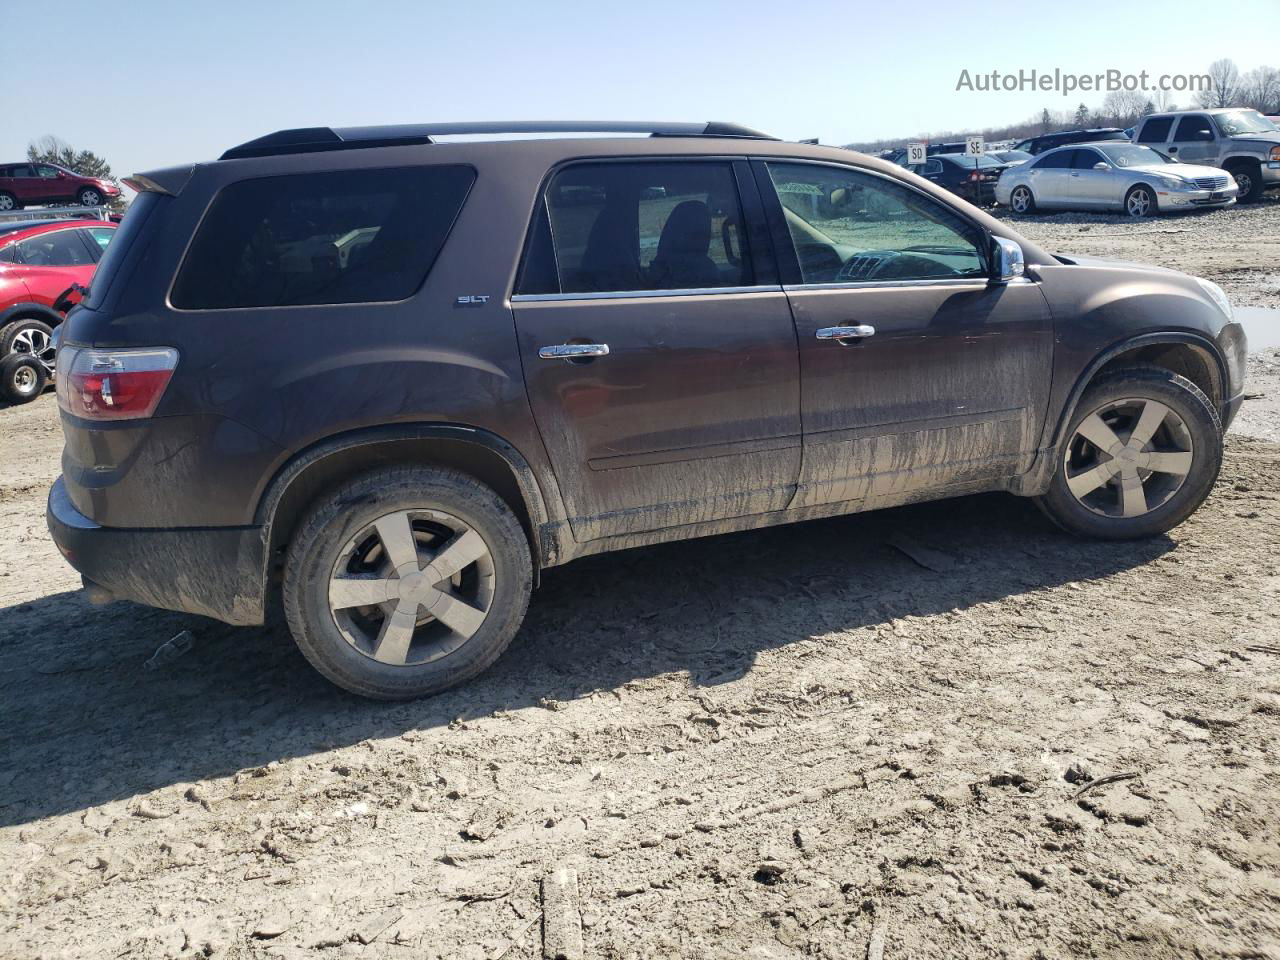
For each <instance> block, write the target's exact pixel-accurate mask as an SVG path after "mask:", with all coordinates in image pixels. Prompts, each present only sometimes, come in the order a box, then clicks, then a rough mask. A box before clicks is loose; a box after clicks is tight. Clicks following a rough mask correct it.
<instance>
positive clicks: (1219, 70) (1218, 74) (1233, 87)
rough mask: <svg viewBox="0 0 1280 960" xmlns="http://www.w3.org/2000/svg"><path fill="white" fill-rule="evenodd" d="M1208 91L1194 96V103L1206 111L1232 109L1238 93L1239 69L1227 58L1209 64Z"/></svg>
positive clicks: (1202, 91)
mask: <svg viewBox="0 0 1280 960" xmlns="http://www.w3.org/2000/svg"><path fill="white" fill-rule="evenodd" d="M1208 73H1209V89H1208V90H1201V91H1199V92H1198V93H1197V94H1196V103H1198V104H1199V105H1200V106H1202V107H1204V108H1206V109H1213V108H1214V107H1234V106H1235V105H1236V97H1237V96H1239V93H1240V69H1239V68H1238V67H1237V66H1236V62H1235V61H1234V60H1232V59H1230V58H1229V57H1223V58H1222V59H1221V60H1215V61H1213V63H1211V64H1209V71H1208Z"/></svg>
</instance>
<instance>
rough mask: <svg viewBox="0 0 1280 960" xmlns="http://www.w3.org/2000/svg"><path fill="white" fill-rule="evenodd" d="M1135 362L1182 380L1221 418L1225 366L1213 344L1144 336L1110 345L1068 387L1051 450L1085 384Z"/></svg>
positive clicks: (1188, 337)
mask: <svg viewBox="0 0 1280 960" xmlns="http://www.w3.org/2000/svg"><path fill="white" fill-rule="evenodd" d="M1135 363H1150V364H1153V365H1155V366H1159V367H1163V368H1165V369H1166V370H1169V371H1170V372H1172V373H1176V374H1178V375H1179V376H1183V377H1186V378H1187V379H1188V380H1190V381H1191V382H1192V383H1194V384H1195V385H1196V386H1197V387H1198V388H1199V389H1200V390H1201V392H1203V393H1204V395H1205V396H1206V397H1208V398H1209V401H1210V402H1211V403H1212V404H1213V405H1214V409H1215V410H1216V411H1217V413H1218V415H1219V416H1222V412H1223V405H1224V404H1225V403H1226V400H1227V399H1228V398H1227V396H1226V384H1227V382H1228V378H1227V364H1226V361H1225V360H1223V358H1222V356H1221V355H1220V354H1219V353H1218V350H1217V348H1216V347H1215V346H1214V344H1213V342H1212V341H1211V340H1209V339H1208V338H1206V337H1200V336H1197V335H1195V334H1190V333H1153V334H1145V335H1143V336H1139V337H1134V338H1132V339H1129V340H1124V341H1121V342H1120V343H1116V344H1112V345H1111V346H1110V347H1108V348H1107V349H1106V350H1104V351H1102V352H1101V353H1099V354H1098V355H1097V356H1096V357H1094V359H1093V361H1092V362H1091V363H1090V364H1089V366H1088V367H1086V368H1085V369H1084V371H1083V372H1082V373H1081V374H1080V375H1079V376H1078V377H1077V378H1076V382H1075V386H1074V387H1072V389H1071V394H1070V396H1068V398H1067V402H1066V403H1065V404H1064V405H1063V409H1062V413H1061V415H1060V416H1059V418H1058V423H1057V425H1056V426H1055V427H1054V433H1053V442H1052V443H1051V444H1050V447H1051V448H1052V449H1053V450H1055V451H1056V450H1057V448H1058V447H1059V446H1060V445H1061V444H1062V442H1063V441H1064V440H1065V439H1066V438H1065V437H1064V436H1063V434H1064V433H1065V431H1066V428H1067V425H1068V424H1069V423H1070V421H1071V418H1072V417H1073V416H1075V411H1076V407H1077V406H1078V405H1079V403H1080V398H1081V397H1082V396H1083V395H1084V392H1085V391H1086V390H1087V389H1088V388H1089V385H1090V384H1091V383H1093V382H1094V381H1095V380H1097V379H1098V377H1099V376H1100V375H1102V374H1103V373H1104V372H1105V371H1108V370H1112V369H1115V368H1116V367H1122V366H1131V365H1133V364H1135Z"/></svg>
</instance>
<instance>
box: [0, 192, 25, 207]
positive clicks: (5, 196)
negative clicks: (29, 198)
mask: <svg viewBox="0 0 1280 960" xmlns="http://www.w3.org/2000/svg"><path fill="white" fill-rule="evenodd" d="M21 209H22V204H20V203H19V202H18V198H17V197H15V196H14V195H13V194H12V193H5V192H3V191H0V211H5V210H21Z"/></svg>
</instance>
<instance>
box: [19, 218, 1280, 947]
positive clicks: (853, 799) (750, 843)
mask: <svg viewBox="0 0 1280 960" xmlns="http://www.w3.org/2000/svg"><path fill="white" fill-rule="evenodd" d="M1278 201H1280V198H1276V197H1272V198H1270V199H1268V200H1266V201H1265V202H1263V203H1261V204H1258V205H1254V206H1252V207H1250V208H1247V209H1245V208H1232V209H1227V210H1222V211H1217V212H1212V213H1203V214H1195V215H1191V216H1184V217H1171V218H1163V219H1161V220H1158V221H1145V222H1136V223H1135V222H1130V221H1127V220H1125V219H1124V218H1122V217H1119V216H1111V215H1100V214H1057V215H1048V216H1035V217H1020V218H1017V221H1016V227H1017V229H1018V230H1020V231H1022V232H1024V233H1025V234H1026V235H1027V236H1028V237H1030V238H1032V239H1034V240H1036V241H1038V242H1040V243H1041V244H1042V245H1043V246H1045V247H1046V248H1048V249H1051V250H1056V251H1062V252H1074V253H1080V254H1097V255H1104V256H1112V257H1119V258H1123V259H1130V260H1135V261H1141V262H1147V263H1158V264H1162V265H1165V266H1170V267H1174V268H1176V269H1180V270H1185V271H1188V272H1190V273H1194V274H1198V275H1200V276H1204V277H1207V278H1209V279H1212V280H1214V281H1216V282H1218V283H1220V284H1221V285H1222V286H1223V287H1224V288H1225V289H1226V291H1227V292H1228V294H1229V295H1230V296H1231V298H1232V299H1233V301H1235V302H1236V303H1237V304H1239V305H1247V306H1255V307H1264V308H1265V307H1270V308H1276V307H1280V202H1278ZM1251 366H1252V372H1253V378H1252V381H1251V387H1250V392H1251V393H1265V394H1267V396H1266V397H1263V398H1261V399H1256V400H1252V401H1250V403H1249V404H1247V405H1246V407H1245V411H1244V413H1243V414H1242V416H1241V418H1240V420H1239V421H1238V423H1237V426H1236V430H1235V432H1233V434H1232V435H1231V436H1230V437H1229V440H1228V447H1227V457H1226V463H1225V467H1224V469H1223V473H1222V476H1221V479H1220V480H1219V482H1218V485H1217V487H1216V489H1215V492H1214V493H1213V495H1212V496H1211V497H1210V499H1209V501H1208V502H1207V503H1206V505H1205V506H1204V507H1203V508H1202V509H1201V510H1200V511H1199V512H1198V513H1197V514H1196V515H1195V516H1194V517H1192V519H1191V520H1190V521H1189V522H1187V523H1185V524H1184V525H1182V526H1180V527H1178V528H1177V529H1175V530H1174V531H1173V532H1172V533H1170V534H1169V535H1167V536H1162V537H1159V538H1156V539H1154V540H1149V541H1144V542H1136V543H1121V544H1116V543H1100V542H1085V541H1081V540H1076V539H1072V538H1069V537H1067V536H1065V535H1063V534H1060V533H1058V532H1057V531H1056V530H1055V529H1054V528H1052V527H1051V526H1050V525H1049V523H1048V522H1047V521H1046V520H1044V519H1043V518H1042V517H1041V516H1040V515H1039V514H1038V513H1037V511H1036V510H1035V509H1034V507H1033V506H1032V505H1031V504H1030V503H1028V502H1026V501H1023V500H1018V499H1014V498H1011V497H1005V496H995V495H992V496H983V497H977V498H970V499H966V500H960V501H948V502H942V503H935V504H927V505H923V506H917V507H908V508H900V509H896V510H892V511H888V512H882V513H875V514H867V515H862V516H853V517H848V518H844V519H838V520H830V521H819V522H813V523H808V524H802V525H798V526H793V527H784V528H778V529H774V530H768V531H762V532H757V533H750V534H740V535H731V536H725V537H719V538H714V539H710V540H704V541H693V542H688V543H680V544H673V545H668V546H663V547H656V548H648V549H643V550H637V551H631V552H624V553H618V554H612V555H608V556H602V557H596V558H591V559H587V560H583V561H579V562H576V563H573V564H570V565H568V566H566V567H562V568H557V569H553V570H551V571H549V572H548V573H547V574H546V575H545V578H544V585H543V589H542V590H541V591H539V592H538V593H537V594H536V595H535V597H534V600H533V605H532V607H531V609H530V613H529V617H528V620H527V621H526V625H525V627H524V629H523V631H522V633H521V635H520V637H519V638H518V639H517V641H516V644H515V646H514V647H513V648H512V650H511V652H510V653H509V655H507V656H506V657H505V658H504V659H503V660H502V661H501V662H500V663H499V664H498V665H497V666H496V667H495V668H494V669H492V670H491V671H490V672H489V673H488V674H486V675H485V676H484V677H483V678H482V679H481V680H480V681H478V682H476V683H473V684H471V685H469V686H467V687H465V688H463V689H461V690H457V691H454V692H452V693H448V694H445V695H443V696H440V697H437V698H434V699H428V700H424V701H420V702H415V703H409V704H397V705H380V704H375V703H370V702H367V701H363V700H359V699H356V698H354V697H350V696H347V695H345V694H343V693H341V692H339V691H337V690H336V689H335V688H333V687H331V686H330V685H328V684H327V683H326V682H325V681H323V680H322V679H321V678H320V677H319V676H317V675H316V674H315V673H314V672H313V671H312V670H311V669H310V668H309V667H307V665H306V663H305V662H304V661H303V659H302V657H301V656H300V654H299V653H298V652H297V650H296V648H295V647H294V645H293V643H292V642H291V641H290V639H289V636H288V634H287V631H286V630H285V629H284V628H283V627H282V626H275V627H269V628H265V629H261V628H258V629H236V628H232V627H228V626H225V625H222V624H220V623H215V622H213V621H208V620H201V619H199V618H196V617H191V616H185V615H180V614H173V613H166V612H162V611H157V610H150V609H144V608H141V607H137V606H132V605H128V604H116V605H112V606H108V607H100V608H99V607H91V606H89V605H88V604H87V603H86V602H85V601H84V599H83V598H82V596H81V594H79V593H78V592H77V587H78V586H79V583H78V579H77V577H76V575H75V573H74V572H73V571H72V570H71V568H70V567H68V566H67V565H66V564H65V563H64V562H63V560H62V558H61V557H60V556H59V555H58V554H57V552H56V550H55V549H54V547H53V545H52V544H51V543H50V541H49V539H48V536H47V533H46V531H45V522H44V516H43V509H44V498H45V494H46V491H47V489H48V486H49V484H50V482H51V481H52V480H53V478H54V477H55V476H56V475H57V474H58V472H59V452H60V449H61V442H62V441H61V433H60V430H59V426H58V420H57V411H56V406H55V402H54V398H53V396H52V395H51V394H46V395H45V396H43V397H41V398H40V399H38V400H37V401H36V402H33V403H30V404H27V405H25V406H22V407H14V408H10V409H8V410H5V411H3V416H4V418H5V428H4V431H3V435H2V436H0V517H2V518H3V520H4V522H5V524H6V528H7V529H8V530H9V531H10V536H9V539H8V541H7V545H6V546H5V547H4V548H3V549H2V550H0V610H2V611H3V616H2V617H0V741H3V755H4V757H5V758H6V762H5V764H4V765H3V768H0V862H3V863H4V864H5V873H4V883H3V885H2V886H0V914H2V915H3V917H4V918H5V919H4V927H3V928H2V929H0V956H4V957H15V958H18V957H22V958H37V957H50V958H52V957H129V956H137V957H153V956H154V957H195V956H219V957H221V956H227V957H281V958H294V957H296V958H302V957H307V958H311V957H315V958H324V957H347V956H354V957H370V958H376V957H389V958H400V957H403V958H410V957H412V958H418V957H428V958H429V957H449V958H459V957H462V958H498V957H505V958H509V960H510V958H518V957H535V956H540V955H541V946H540V944H541V938H540V937H539V935H538V933H537V930H538V926H539V923H540V922H541V920H542V919H543V918H542V915H541V911H542V910H543V909H544V906H543V903H542V901H541V900H540V896H539V888H538V883H539V880H540V879H541V878H543V877H544V876H546V875H547V874H548V873H550V872H552V871H554V870H556V869H559V868H566V869H571V870H574V871H576V873H577V877H578V884H579V895H580V902H581V908H582V924H583V935H584V939H585V944H586V948H585V953H584V955H585V956H591V957H615V958H632V957H635V958H641V957H649V956H654V957H657V956H663V957H665V956H675V955H679V956H687V957H698V958H715V957H734V958H739V957H743V956H746V957H751V958H771V957H777V958H783V957H800V956H817V957H830V958H849V957H863V956H868V957H881V956H883V957H889V958H894V957H907V956H911V957H942V956H945V957H975V958H976V957H990V956H1000V957H1017V958H1032V957H1043V958H1049V957H1061V956H1067V955H1072V956H1077V955H1094V956H1109V957H1135V958H1137V957H1143V958H1150V957H1168V958H1174V957H1189V956H1198V957H1225V956H1233V957H1270V956H1277V954H1276V953H1275V950H1276V949H1277V947H1276V945H1277V944H1278V943H1280V827H1278V826H1277V824H1280V755H1278V754H1277V742H1280V741H1278V738H1277V736H1276V731H1277V718H1280V551H1278V550H1277V547H1278V546H1280V445H1277V443H1276V442H1275V441H1280V436H1277V423H1280V407H1277V397H1280V358H1278V355H1277V353H1276V351H1275V350H1270V351H1259V352H1258V353H1257V354H1255V356H1254V357H1253V360H1252V365H1251ZM1267 438H1270V441H1269V440H1268V439H1267ZM183 630H188V631H190V632H191V634H192V636H193V638H194V645H193V648H192V649H191V650H190V651H189V652H188V653H186V654H185V656H182V657H180V658H178V659H174V660H172V661H170V662H166V663H162V664H160V665H159V666H158V668H157V669H154V670H149V669H144V664H145V663H146V661H147V660H148V658H150V657H151V656H152V654H153V653H154V652H155V651H156V648H157V647H158V646H159V645H160V644H162V643H163V642H164V641H166V640H168V639H169V638H171V637H173V636H175V635H176V634H178V633H179V632H180V631H183ZM1099 778H1100V779H1099ZM1086 785H1088V786H1087V789H1086ZM547 920H548V921H552V920H554V918H547Z"/></svg>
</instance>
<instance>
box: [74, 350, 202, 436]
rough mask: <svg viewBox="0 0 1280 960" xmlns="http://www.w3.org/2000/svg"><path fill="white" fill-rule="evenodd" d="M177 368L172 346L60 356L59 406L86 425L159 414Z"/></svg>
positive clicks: (176, 353)
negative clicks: (94, 422) (86, 421)
mask: <svg viewBox="0 0 1280 960" xmlns="http://www.w3.org/2000/svg"><path fill="white" fill-rule="evenodd" d="M177 366H178V351H177V350H174V349H173V348H172V347H147V348H144V349H140V350H99V349H95V348H92V347H72V346H66V345H64V346H63V347H62V348H61V349H60V350H59V351H58V368H57V369H58V406H59V407H61V408H62V409H63V410H65V411H66V412H67V413H69V414H71V415H72V416H73V417H80V418H81V419H84V420H138V419H140V418H142V417H149V416H151V414H153V413H155V409H156V406H157V405H158V404H159V403H160V398H161V397H162V396H164V391H165V387H167V386H168V385H169V378H170V377H172V376H173V371H174V368H175V367H177Z"/></svg>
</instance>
